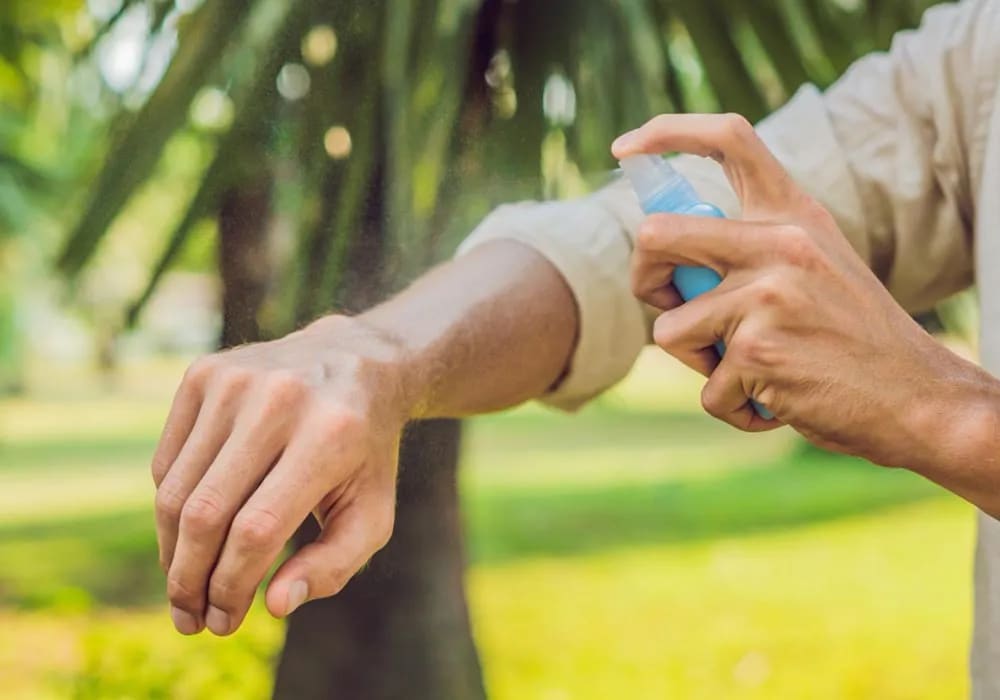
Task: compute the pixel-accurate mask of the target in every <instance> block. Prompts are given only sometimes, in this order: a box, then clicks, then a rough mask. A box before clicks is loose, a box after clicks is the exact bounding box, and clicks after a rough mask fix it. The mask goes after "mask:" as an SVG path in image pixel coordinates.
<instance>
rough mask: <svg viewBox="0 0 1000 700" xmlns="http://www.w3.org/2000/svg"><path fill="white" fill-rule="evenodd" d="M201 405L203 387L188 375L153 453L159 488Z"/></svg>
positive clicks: (178, 452)
mask: <svg viewBox="0 0 1000 700" xmlns="http://www.w3.org/2000/svg"><path fill="white" fill-rule="evenodd" d="M200 406H201V388H200V386H198V385H197V384H196V383H195V382H192V381H190V380H189V379H188V378H187V377H185V379H184V380H183V381H182V382H181V385H180V387H178V389H177V393H176V394H175V395H174V401H173V403H172V404H171V406H170V413H169V414H167V421H166V423H165V424H164V425H163V432H162V433H161V435H160V441H159V442H158V443H157V445H156V451H155V452H154V453H153V464H152V469H151V471H152V474H153V483H154V484H155V485H156V486H157V488H159V486H160V484H161V483H163V479H164V477H165V476H166V475H167V472H168V471H169V470H170V466H171V465H172V464H173V463H174V460H176V459H177V455H178V454H180V451H181V448H182V447H184V443H185V442H186V441H187V438H188V435H190V434H191V430H192V429H193V428H194V424H195V421H196V420H197V419H198V409H199V408H200Z"/></svg>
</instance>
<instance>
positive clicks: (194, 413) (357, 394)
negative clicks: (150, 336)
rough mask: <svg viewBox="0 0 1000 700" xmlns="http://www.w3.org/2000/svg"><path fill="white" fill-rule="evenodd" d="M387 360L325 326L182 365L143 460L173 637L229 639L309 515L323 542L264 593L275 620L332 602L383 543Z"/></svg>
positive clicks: (342, 328)
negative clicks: (309, 604)
mask: <svg viewBox="0 0 1000 700" xmlns="http://www.w3.org/2000/svg"><path fill="white" fill-rule="evenodd" d="M395 352H396V350H395V349H394V348H393V346H392V343H391V342H389V341H388V340H387V339H385V338H383V337H380V336H379V334H378V333H376V332H374V331H372V330H371V329H368V328H365V327H364V326H363V324H361V323H359V322H357V321H356V320H354V319H348V318H336V317H331V318H329V319H325V320H323V321H320V322H317V323H316V324H313V325H312V326H310V327H309V328H307V329H305V330H303V331H299V332H298V333H293V334H292V335H290V336H287V337H285V338H283V339H281V340H276V341H273V342H270V343H260V344H256V345H247V346H244V347H240V348H236V349H234V350H229V351H226V352H221V353H218V354H215V355H211V356H208V357H205V358H203V359H201V360H199V361H197V362H195V363H194V365H192V366H191V368H190V369H189V370H188V372H187V374H186V375H185V377H184V380H183V382H182V383H181V386H180V388H179V389H178V391H177V395H176V398H175V399H174V403H173V407H172V408H171V411H170V416H169V418H168V419H167V423H166V427H165V428H164V431H163V436H162V438H161V440H160V443H159V446H158V448H157V450H156V455H155V457H154V459H153V479H154V481H155V483H156V488H157V491H156V525H157V538H158V541H159V548H160V563H161V565H162V567H163V569H164V571H165V572H166V573H167V595H168V597H169V599H170V603H171V616H172V618H173V621H174V625H175V626H176V627H177V629H178V631H180V632H182V633H184V634H194V633H197V632H200V631H201V630H202V629H204V628H205V627H206V626H207V627H208V628H209V629H210V630H211V631H212V632H214V633H215V634H219V635H225V634H230V633H232V632H233V631H235V630H236V628H237V627H239V625H240V623H241V622H242V620H243V618H244V616H245V615H246V613H247V610H248V609H249V607H250V604H251V602H252V601H253V597H254V593H255V592H256V590H257V587H258V585H260V583H261V581H262V580H263V579H264V576H265V575H266V574H267V571H268V569H269V568H270V567H271V566H272V564H273V563H275V561H276V560H277V559H278V558H279V556H280V555H281V553H282V550H283V548H284V547H285V545H286V543H287V542H288V540H289V538H290V537H291V536H292V534H293V533H294V532H295V530H296V529H297V528H298V526H299V525H300V524H301V523H302V521H303V520H304V519H306V518H307V517H309V516H310V514H312V515H313V516H314V517H315V518H316V519H317V520H318V521H319V523H320V525H321V528H322V532H321V534H320V536H319V538H318V539H317V541H316V542H314V543H311V544H307V545H306V546H304V547H302V548H301V549H300V550H299V551H298V552H296V553H295V554H294V555H292V556H291V557H290V558H289V559H288V560H287V561H285V562H284V563H283V564H282V565H281V566H280V567H279V568H278V570H277V572H276V573H275V574H274V576H273V578H272V579H271V581H270V583H269V584H268V586H267V594H266V603H267V608H268V610H269V611H270V612H271V613H272V614H273V615H275V616H278V617H283V616H285V615H287V614H289V613H290V612H292V611H293V610H294V609H295V608H297V607H298V606H299V605H301V604H302V603H304V602H305V601H307V600H311V599H313V598H320V597H324V596H329V595H333V594H334V593H336V592H337V591H339V590H340V588H342V587H343V586H344V585H345V584H346V583H347V581H348V580H349V579H350V578H351V576H353V575H354V573H356V572H357V571H358V569H360V568H361V567H362V566H363V565H364V564H365V562H366V561H367V560H368V559H369V558H370V557H371V556H372V554H374V553H375V552H376V551H377V550H378V549H380V548H381V547H382V546H383V545H384V544H385V543H386V542H387V541H388V539H389V536H390V534H391V532H392V524H393V515H394V508H395V479H396V459H397V450H398V443H399V434H400V432H401V430H402V427H403V424H404V422H405V420H406V418H407V416H406V412H405V410H403V408H404V407H405V402H404V401H403V397H401V396H400V386H401V385H400V382H399V381H398V379H399V378H398V377H397V376H395V375H394V373H393V371H392V370H391V369H390V368H392V367H394V366H395V363H394V362H393V361H392V360H393V359H394V357H393V355H394V353H395ZM318 358H322V359H318Z"/></svg>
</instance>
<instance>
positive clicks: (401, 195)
mask: <svg viewBox="0 0 1000 700" xmlns="http://www.w3.org/2000/svg"><path fill="white" fill-rule="evenodd" d="M927 4H929V2H928V0H804V1H801V2H800V1H799V0H760V1H758V2H752V3H746V2H737V1H736V0H686V1H685V0H625V1H612V0H601V1H598V2H586V3H583V2H577V1H576V0H551V1H548V2H544V3H537V2H513V3H512V2H503V1H502V0H421V1H420V2H411V0H378V1H377V2H369V3H339V2H331V1H326V0H291V1H290V2H286V3H269V2H265V1H264V0H258V1H257V2H247V1H244V0H217V1H216V2H204V3H198V2H184V3H177V4H175V3H174V2H173V1H172V0H106V1H105V0H101V1H100V2H98V1H96V0H94V1H92V2H91V3H90V4H89V5H88V8H89V12H88V11H87V10H85V9H84V8H83V6H82V2H80V0H76V1H74V0H59V1H58V2H45V3H36V2H30V1H29V0H10V2H7V3H5V4H4V7H3V9H2V10H0V37H4V41H3V42H2V46H3V50H2V53H0V95H2V96H3V97H4V98H5V99H11V100H13V101H14V102H15V103H17V104H18V105H19V106H20V107H21V108H22V109H21V110H20V112H19V116H16V117H14V119H21V120H22V121H20V122H16V123H15V124H14V126H13V127H5V128H0V224H2V222H4V221H5V220H6V221H7V222H8V223H7V225H5V226H4V225H0V230H6V231H8V232H9V231H14V230H23V229H24V228H25V225H26V224H25V221H26V219H25V217H24V215H23V214H15V212H17V211H21V212H24V211H30V207H27V206H25V205H24V204H23V203H22V202H21V200H22V199H23V194H12V193H13V191H14V188H13V187H11V186H10V184H9V182H11V181H16V189H17V191H18V193H24V192H30V191H31V189H32V186H33V185H34V184H36V183H39V184H40V183H43V182H44V180H45V178H44V177H39V176H38V171H37V169H36V166H35V163H34V162H33V159H31V158H26V157H25V149H23V148H20V147H19V142H21V143H25V142H30V141H31V140H32V138H31V137H30V136H28V137H26V136H25V134H29V135H30V134H34V140H35V141H37V140H38V139H39V138H43V139H44V138H47V139H48V140H49V141H54V142H59V143H62V144H65V145H66V146H67V147H66V148H65V149H63V155H62V157H60V158H55V159H52V161H53V163H52V164H53V165H58V166H59V167H57V168H56V169H57V170H61V172H64V173H67V172H68V173H70V174H72V175H73V176H74V177H75V179H76V181H77V182H79V183H80V184H81V187H79V188H75V191H74V192H73V193H72V195H70V196H67V193H63V199H64V200H66V201H70V202H75V201H81V203H82V204H83V207H82V209H77V208H75V207H70V208H68V209H66V210H65V211H64V212H61V213H60V214H59V215H58V216H57V218H58V220H59V222H60V223H61V224H62V225H67V224H72V225H71V226H70V228H71V231H70V233H69V235H68V236H67V237H66V238H65V240H64V243H63V246H62V250H61V252H60V254H59V255H58V264H59V268H60V269H61V270H62V271H64V272H65V273H67V274H68V275H70V276H71V277H73V276H76V275H77V274H79V273H80V271H81V270H82V269H83V268H84V267H85V266H86V265H87V264H88V262H89V261H91V259H92V258H93V256H94V254H95V253H96V252H97V251H98V249H99V246H100V244H101V241H102V240H103V239H104V238H105V236H106V234H107V233H108V232H109V230H110V229H111V228H112V224H113V222H114V221H115V220H116V219H117V218H119V217H120V216H121V215H122V214H123V213H126V212H128V211H129V207H130V206H131V204H130V203H133V202H134V200H136V199H137V196H138V195H139V194H140V192H141V191H142V190H143V189H145V188H149V187H155V186H157V184H163V178H164V177H165V175H164V172H163V166H162V163H161V161H162V160H163V158H164V154H165V153H169V150H170V149H169V148H168V146H169V144H170V142H171V141H172V140H175V139H178V138H183V137H185V135H188V136H190V135H191V134H194V135H195V136H196V137H197V138H198V140H199V142H200V143H202V144H204V146H205V148H206V149H207V151H208V153H209V154H210V155H209V157H207V158H206V159H205V161H204V164H203V165H202V166H201V168H200V176H199V178H200V182H198V183H197V184H196V186H193V187H191V188H188V189H189V191H188V192H187V193H186V194H185V190H184V188H180V189H177V194H179V195H182V196H184V197H185V199H186V201H184V202H183V203H181V206H179V207H177V204H176V203H175V207H177V209H176V211H175V212H174V213H173V214H171V215H168V216H165V217H163V216H161V217H158V218H157V219H155V220H152V221H149V222H148V224H151V225H152V230H148V231H147V233H146V235H144V236H143V239H144V240H141V241H135V242H134V245H135V246H137V247H144V248H150V247H154V248H155V247H156V246H162V248H161V250H160V252H159V254H154V255H147V254H145V253H144V254H143V256H142V257H143V258H144V259H148V260H149V261H150V263H149V264H150V268H149V270H150V272H149V275H148V277H147V280H146V282H145V283H144V284H142V285H138V286H135V285H133V286H135V287H136V289H135V292H134V294H135V297H134V299H133V302H132V304H131V306H130V309H129V312H128V320H129V322H130V323H131V322H134V321H135V320H136V318H137V317H138V314H139V312H140V311H141V308H142V306H143V305H144V303H145V302H146V301H147V300H148V299H149V297H150V295H151V293H152V291H153V290H154V289H155V287H156V284H157V283H158V281H159V280H160V279H161V278H162V275H163V273H164V272H166V271H167V270H168V269H170V268H171V267H172V266H173V265H175V264H177V262H178V260H180V259H181V258H182V257H183V252H184V249H185V246H186V245H187V242H188V240H189V239H190V237H191V235H192V231H193V230H195V229H196V228H197V225H198V223H199V222H200V221H203V220H204V219H206V218H209V219H211V218H212V217H213V216H214V215H215V213H216V211H217V208H218V202H219V197H220V193H221V192H223V191H224V190H225V189H226V188H228V187H231V186H236V185H238V184H239V183H241V182H243V181H245V180H246V179H247V178H248V177H249V176H252V175H255V174H257V173H259V172H260V171H262V170H266V171H272V172H274V173H277V175H278V176H277V177H276V178H275V179H274V181H275V189H276V191H277V194H278V197H277V200H276V201H277V205H276V211H275V212H274V217H275V221H276V224H275V226H276V227H277V228H279V229H280V230H282V231H284V232H285V235H286V237H288V235H290V237H291V239H290V240H289V241H285V242H284V243H283V244H282V246H283V247H282V250H283V255H282V256H280V258H279V259H278V260H277V261H276V271H275V276H276V278H277V279H279V280H280V281H281V284H278V285H275V289H276V291H275V292H274V294H273V296H274V297H275V299H274V300H273V303H272V304H271V305H270V308H271V312H270V319H271V321H270V325H271V326H272V331H274V332H280V331H281V330H286V329H287V328H288V327H290V326H291V325H294V324H295V323H297V322H301V320H302V319H304V318H308V317H311V316H313V315H316V314H318V313H321V312H322V311H324V310H325V309H327V308H328V307H329V306H330V304H331V303H334V302H335V301H336V299H337V290H338V288H339V287H340V286H341V284H342V282H343V278H344V269H343V268H344V264H345V254H346V251H347V250H348V248H349V246H350V244H351V239H352V237H353V236H356V235H358V232H359V231H362V230H363V229H364V227H363V226H362V225H361V223H360V222H361V220H362V219H363V218H364V217H365V216H366V215H368V214H369V213H370V212H368V211H367V208H369V207H370V205H371V201H370V200H371V197H372V187H373V186H375V185H376V184H378V185H379V186H381V185H384V188H385V192H386V197H385V202H384V207H383V209H384V211H383V212H382V215H383V216H384V217H385V218H386V220H387V221H388V222H389V229H390V237H391V246H390V248H391V250H392V252H393V257H392V261H391V265H390V267H391V271H392V272H393V273H394V274H395V277H397V278H398V280H400V281H402V280H405V279H407V278H409V277H411V276H412V275H413V274H414V273H415V272H416V271H417V270H419V269H421V268H422V267H423V266H425V265H426V264H427V263H428V262H430V261H433V260H434V259H436V258H438V257H440V256H441V255H442V254H444V253H445V252H447V250H448V249H449V248H450V245H451V244H452V243H453V241H454V239H455V237H456V236H458V235H460V234H461V233H463V232H465V231H467V230H468V228H469V227H470V226H471V225H472V224H473V223H474V222H475V221H476V219H477V218H478V217H480V216H481V215H482V214H483V213H485V211H487V210H488V208H489V207H490V206H492V205H494V204H496V203H498V202H500V201H504V200H507V199H510V198H512V197H523V196H543V195H544V196H564V195H569V194H575V193H579V192H581V191H583V190H584V189H585V188H586V187H587V186H588V185H589V184H592V182H591V179H590V178H588V177H587V176H586V175H589V174H590V173H592V172H594V171H603V170H604V169H605V168H607V167H608V165H609V164H610V163H609V156H608V154H607V146H608V143H609V142H610V141H611V139H612V138H613V137H614V136H615V135H616V134H617V133H619V132H621V131H623V130H625V129H626V128H629V127H632V126H635V125H636V124H637V123H639V122H641V121H643V120H644V119H646V118H647V117H648V116H650V115H651V114H653V113H656V112H662V111H711V110H716V109H725V110H734V111H739V112H742V113H744V114H746V115H747V116H749V117H751V118H759V117H761V116H763V115H764V114H766V113H767V112H768V111H770V110H772V109H774V108H775V107H777V106H779V105H780V104H781V103H782V102H783V101H785V100H786V99H787V98H788V96H789V95H790V94H791V93H792V92H793V91H794V90H795V89H796V88H797V87H798V86H799V85H800V84H801V83H803V82H806V81H811V82H814V83H817V84H819V85H821V86H822V85H826V84H828V83H829V82H831V81H832V80H833V79H834V78H835V77H836V76H837V75H838V74H839V73H840V72H841V71H842V70H843V69H844V67H845V66H846V65H847V64H848V63H849V62H850V61H851V60H852V59H853V58H854V57H856V56H858V55H860V54H863V53H865V52H868V51H870V50H873V49H878V48H884V47H886V46H887V44H888V42H889V39H890V37H891V34H892V32H893V31H895V30H896V29H898V28H900V27H903V26H911V25H913V24H915V23H916V21H917V19H918V18H919V15H920V13H921V11H922V10H923V9H924V7H925V6H926V5H927ZM129 32H131V33H129ZM115 41H117V42H119V44H122V43H123V42H124V43H125V44H127V43H128V42H130V41H131V42H133V43H134V42H135V41H138V42H139V50H138V51H137V52H135V53H133V54H129V53H125V54H121V55H117V54H114V55H113V57H115V58H116V59H117V60H118V62H119V63H121V62H123V61H125V62H127V61H132V62H133V63H135V64H136V66H137V67H136V68H135V70H133V71H132V73H131V74H130V75H131V78H130V79H125V80H123V79H122V78H121V76H119V77H118V78H116V79H115V80H110V79H109V77H108V75H107V70H104V72H103V73H102V72H101V71H99V70H97V68H95V66H101V65H103V64H102V63H101V59H102V56H103V57H104V58H105V59H107V54H108V53H109V50H110V49H109V47H112V46H113V45H114V42H115ZM105 63H107V60H105ZM47 64H51V65H47ZM105 68H106V66H105ZM122 70H123V69H122V67H121V65H119V66H118V67H117V68H115V69H114V71H119V72H121V71H122ZM114 71H112V72H113V73H114ZM125 73H128V71H127V70H126V71H125ZM60 76H61V77H63V78H65V79H66V80H67V81H68V84H69V85H70V88H68V89H63V90H61V91H60V95H58V96H52V97H51V100H61V101H62V102H61V105H60V106H61V107H62V109H63V111H64V112H65V113H66V114H67V115H69V116H71V117H76V116H80V119H79V122H78V123H77V125H75V126H74V123H76V122H77V120H75V119H68V120H65V121H64V123H62V124H61V125H52V124H49V125H48V126H46V125H45V124H43V123H40V122H39V121H38V118H39V114H38V110H37V107H38V105H39V104H40V102H39V98H40V96H41V95H42V93H44V92H45V91H46V90H50V91H51V90H52V88H51V85H49V83H51V82H52V78H53V77H55V78H59V77H60ZM98 77H103V82H102V81H101V80H100V79H98ZM116 81H117V82H116ZM112 83H115V84H113V85H112ZM119 83H120V84H119ZM47 85H48V87H47ZM282 86H284V90H282ZM282 92H283V93H284V94H282ZM32 109H34V110H35V111H34V112H32ZM50 111H51V110H50ZM3 126H4V124H3V122H0V127H3ZM9 133H15V134H17V136H16V137H14V138H10V137H9V136H8V135H7V134H9ZM338 149H340V150H339V151H338ZM31 150H32V149H31V148H28V149H27V151H29V152H30V151H31ZM40 150H41V151H42V152H43V153H44V152H45V151H46V149H44V148H43V149H40ZM49 150H51V147H50V149H49ZM581 173H583V174H584V175H583V176H581ZM5 182H7V183H8V184H7V185H5V184H4V183H5ZM4 187H6V188H7V189H3V188H4ZM63 189H67V188H63ZM36 210H37V207H36ZM66 212H68V213H66ZM11 222H13V225H12V223H11ZM146 228H149V227H148V226H147V227H146Z"/></svg>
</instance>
